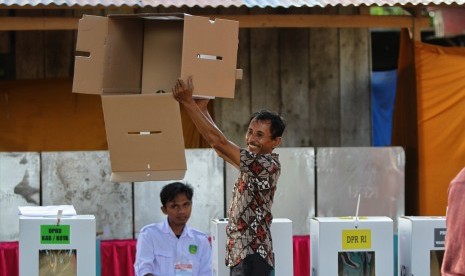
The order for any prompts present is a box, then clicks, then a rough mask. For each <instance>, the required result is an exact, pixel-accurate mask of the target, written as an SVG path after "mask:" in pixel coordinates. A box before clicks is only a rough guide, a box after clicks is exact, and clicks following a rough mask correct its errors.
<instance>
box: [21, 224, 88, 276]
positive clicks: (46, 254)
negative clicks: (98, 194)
mask: <svg viewBox="0 0 465 276" xmlns="http://www.w3.org/2000/svg"><path fill="white" fill-rule="evenodd" d="M95 236H96V232H95V217H94V216H93V215H76V216H63V217H61V218H60V220H58V219H57V217H51V216H47V217H43V216H24V215H21V216H19V275H20V276H30V275H38V276H42V275H47V276H48V275H66V276H74V275H78V276H95V274H96V263H95V262H96V260H95V241H96V237H95Z"/></svg>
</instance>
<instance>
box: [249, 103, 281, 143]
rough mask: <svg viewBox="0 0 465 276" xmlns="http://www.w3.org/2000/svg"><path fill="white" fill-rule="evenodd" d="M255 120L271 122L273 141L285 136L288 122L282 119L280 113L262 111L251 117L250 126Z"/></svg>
mask: <svg viewBox="0 0 465 276" xmlns="http://www.w3.org/2000/svg"><path fill="white" fill-rule="evenodd" d="M253 119H255V120H257V121H269V122H270V133H271V137H272V138H273V139H275V138H276V137H281V136H283V133H284V129H286V122H285V121H284V118H283V117H281V116H280V115H279V114H278V113H276V112H274V111H269V110H266V109H262V110H260V111H257V112H255V113H253V114H252V115H251V116H250V120H249V124H250V122H251V121H252V120H253Z"/></svg>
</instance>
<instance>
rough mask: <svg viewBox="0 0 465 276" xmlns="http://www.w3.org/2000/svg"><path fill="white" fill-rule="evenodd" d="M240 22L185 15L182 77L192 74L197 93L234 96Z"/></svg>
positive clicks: (212, 95) (211, 95) (200, 94)
mask: <svg viewBox="0 0 465 276" xmlns="http://www.w3.org/2000/svg"><path fill="white" fill-rule="evenodd" d="M238 36H239V22H237V21H232V20H225V19H215V20H214V21H211V20H209V18H207V17H201V16H189V15H186V16H185V17H184V38H183V51H182V69H181V70H182V72H181V78H183V79H187V77H188V76H189V75H192V76H193V78H194V85H195V94H196V95H197V96H207V97H220V98H234V88H235V81H236V64H237V48H238V45H239V39H238Z"/></svg>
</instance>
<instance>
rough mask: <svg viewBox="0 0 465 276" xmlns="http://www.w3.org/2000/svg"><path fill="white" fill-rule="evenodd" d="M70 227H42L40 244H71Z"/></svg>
mask: <svg viewBox="0 0 465 276" xmlns="http://www.w3.org/2000/svg"><path fill="white" fill-rule="evenodd" d="M70 241H71V237H70V227H69V225H41V226H40V244H69V243H70Z"/></svg>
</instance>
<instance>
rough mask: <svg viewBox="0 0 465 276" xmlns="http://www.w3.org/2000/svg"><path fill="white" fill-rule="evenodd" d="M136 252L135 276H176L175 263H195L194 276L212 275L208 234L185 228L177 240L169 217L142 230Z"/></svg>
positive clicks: (193, 266)
mask: <svg viewBox="0 0 465 276" xmlns="http://www.w3.org/2000/svg"><path fill="white" fill-rule="evenodd" d="M136 250H137V251H136V261H135V263H134V272H135V275H136V276H143V275H145V274H147V273H152V274H154V275H156V276H175V275H176V273H175V264H176V263H190V264H192V276H211V275H212V256H211V246H210V242H209V241H208V237H207V235H205V234H204V233H202V232H200V231H198V230H196V229H194V228H190V227H189V226H187V225H186V226H185V227H184V230H183V232H182V234H181V236H180V237H179V239H178V238H177V237H176V235H175V234H174V233H173V230H171V227H170V226H169V224H168V219H167V218H166V219H165V220H164V222H160V223H153V224H149V225H147V226H144V227H143V228H142V229H141V231H140V234H139V237H138V239H137V247H136Z"/></svg>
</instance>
